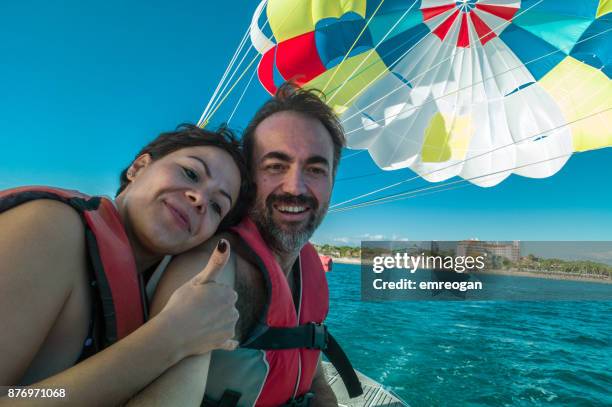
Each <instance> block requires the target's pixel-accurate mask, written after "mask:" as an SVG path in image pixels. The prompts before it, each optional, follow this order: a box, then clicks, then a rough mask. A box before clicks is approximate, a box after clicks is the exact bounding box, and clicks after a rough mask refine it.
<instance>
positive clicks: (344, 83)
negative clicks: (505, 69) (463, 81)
mask: <svg viewBox="0 0 612 407" xmlns="http://www.w3.org/2000/svg"><path fill="white" fill-rule="evenodd" d="M543 1H544V0H539V1H538V2H536V3H534V4H532V5H531V6H529V7H528V8H526V9H525V10H522V11H521V12H519V13H517V14H516V15H515V17H514V18H516V17H518V16H520V15H522V14H525V13H526V12H528V11H529V10H531V9H533V8H534V7H535V6H537V5H538V4H540V3H542V2H543ZM442 24H443V23H440V24H439V25H438V26H437V27H439V26H440V25H442ZM506 24H509V23H508V22H507V21H506V22H504V23H502V24H499V25H498V26H496V27H495V28H492V29H491V31H495V30H497V29H498V28H501V27H502V26H504V25H506ZM437 27H436V28H437ZM434 30H435V29H434ZM434 30H430V31H429V32H428V33H427V34H425V35H424V36H423V38H421V39H420V40H419V41H417V42H416V43H415V44H414V45H413V46H411V47H410V48H409V49H408V50H407V51H406V52H404V53H402V54H401V55H400V56H399V57H397V58H396V59H395V60H394V61H393V62H392V63H391V64H390V65H389V70H391V69H393V67H394V66H395V65H397V63H398V62H399V61H401V60H402V58H404V57H405V56H406V55H408V54H409V53H410V52H411V51H412V50H413V49H414V48H415V47H416V46H417V45H419V44H420V43H421V42H422V41H423V40H424V39H425V38H427V37H428V36H429V35H431V34H432V33H433V31H434ZM487 35H488V34H487ZM484 37H486V35H482V36H480V37H478V40H481V39H483V38H484ZM467 49H468V48H463V49H460V50H459V51H457V52H455V53H453V55H451V56H450V57H448V58H446V59H444V60H442V61H440V62H439V63H437V64H436V65H433V66H431V67H429V68H427V69H426V70H425V71H424V72H422V73H421V74H419V75H418V76H417V77H415V78H413V79H409V80H408V81H409V82H413V81H414V80H415V79H416V78H418V77H422V76H425V75H426V74H427V73H429V72H431V71H432V70H433V69H434V68H436V67H438V66H440V65H441V64H443V63H444V62H447V61H449V60H450V59H451V58H455V57H456V54H459V53H461V54H463V53H465V52H466V50H467ZM371 66H372V65H370V66H369V67H371ZM369 67H367V68H369ZM367 68H366V69H367ZM336 72H337V71H336ZM334 73H335V72H334ZM384 74H386V72H385V71H382V72H380V73H378V74H377V75H376V76H375V77H374V78H373V79H372V80H371V81H370V82H368V83H367V84H366V85H365V86H364V89H367V88H368V87H370V85H371V84H373V83H374V82H376V81H377V80H378V79H379V78H380V77H381V76H382V75H384ZM347 83H348V81H344V82H343V83H342V85H340V87H339V88H342V87H344V86H346V84H347ZM402 88H403V86H399V87H398V88H396V89H394V90H393V91H391V92H389V93H387V94H386V95H383V96H382V97H380V98H379V99H377V100H375V101H374V102H372V103H370V104H369V105H367V106H366V107H364V108H363V109H361V110H359V111H357V112H356V113H355V114H353V115H352V116H350V117H348V118H346V119H345V120H348V119H351V118H353V117H355V116H356V115H357V114H359V113H361V112H363V111H364V110H365V109H367V108H369V107H371V106H373V105H375V104H376V103H378V102H380V101H382V100H384V98H386V97H388V96H390V95H391V94H393V93H395V92H396V91H397V90H399V89H402ZM357 96H359V93H356V94H355V95H353V96H352V97H351V98H350V99H349V100H347V101H346V102H345V104H346V105H349V104H350V103H351V102H353V100H355V98H356V97H357ZM345 120H343V122H344V121H345Z"/></svg>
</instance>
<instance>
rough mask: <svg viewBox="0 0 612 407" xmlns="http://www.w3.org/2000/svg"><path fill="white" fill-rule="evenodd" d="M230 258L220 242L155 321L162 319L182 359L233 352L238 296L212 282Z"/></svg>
mask: <svg viewBox="0 0 612 407" xmlns="http://www.w3.org/2000/svg"><path fill="white" fill-rule="evenodd" d="M229 256H230V247H229V243H228V242H227V240H225V239H221V240H220V241H219V243H218V244H217V247H216V248H215V250H214V252H213V253H212V255H211V256H210V259H209V261H208V263H207V264H206V267H204V269H203V270H202V271H201V272H200V273H199V274H197V275H196V276H195V277H193V278H192V279H191V280H189V281H187V282H186V283H185V284H183V285H182V286H180V287H179V288H178V289H177V290H176V291H174V293H173V294H172V295H171V296H170V298H169V299H168V302H167V304H166V305H165V306H164V308H163V309H162V310H161V312H160V313H159V314H158V315H157V316H156V317H155V318H162V319H163V320H164V325H165V326H166V328H167V329H168V330H169V331H170V332H171V333H172V334H173V335H174V336H175V338H176V339H177V340H178V341H179V346H180V351H181V353H182V354H183V357H187V356H191V355H197V354H202V353H206V352H210V351H211V350H213V349H225V350H233V349H235V348H236V346H237V345H238V342H237V341H235V340H233V339H232V338H234V335H235V331H234V330H235V327H236V322H237V321H238V310H237V309H236V307H235V304H236V300H237V299H238V296H237V294H236V292H235V291H234V289H233V288H231V287H229V286H227V285H225V284H219V283H217V282H216V281H215V279H216V278H217V276H218V275H219V274H220V273H221V271H222V270H223V268H224V266H225V265H226V263H227V261H228V259H229Z"/></svg>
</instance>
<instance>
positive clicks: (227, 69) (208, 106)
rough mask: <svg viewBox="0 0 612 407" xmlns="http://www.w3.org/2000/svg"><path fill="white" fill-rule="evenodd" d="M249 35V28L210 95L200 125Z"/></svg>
mask: <svg viewBox="0 0 612 407" xmlns="http://www.w3.org/2000/svg"><path fill="white" fill-rule="evenodd" d="M248 36H249V29H248V28H247V30H246V32H245V33H244V35H243V36H242V39H241V40H240V43H239V44H238V47H237V48H236V51H234V55H233V56H232V59H231V60H230V62H229V64H228V65H227V67H226V69H225V72H224V73H223V75H222V76H221V80H220V81H219V83H218V84H217V87H216V88H215V91H214V92H213V94H212V96H211V97H210V100H209V101H208V104H207V105H206V107H205V108H204V111H203V112H202V115H201V116H200V120H198V126H200V125H201V124H202V122H203V121H204V117H206V114H207V113H208V111H209V109H210V107H211V105H212V104H213V101H214V100H215V98H216V97H217V94H218V92H219V89H221V86H222V85H223V82H224V81H225V78H226V77H227V75H228V73H229V72H230V70H231V69H232V67H233V65H234V62H235V61H236V59H237V57H238V55H239V54H240V53H241V52H242V49H243V48H244V46H245V44H246V41H247V38H248ZM201 127H202V126H201Z"/></svg>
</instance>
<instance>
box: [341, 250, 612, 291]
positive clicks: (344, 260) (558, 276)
mask: <svg viewBox="0 0 612 407" xmlns="http://www.w3.org/2000/svg"><path fill="white" fill-rule="evenodd" d="M332 261H333V262H334V263H338V264H353V265H360V264H361V259H358V258H354V257H332ZM332 272H333V271H332ZM473 274H494V275H498V276H515V277H528V278H544V279H548V280H567V281H582V282H587V283H600V284H612V280H611V279H609V278H608V279H606V278H596V277H588V276H587V277H582V276H578V275H573V274H565V273H535V272H533V271H517V270H514V271H513V270H486V271H480V272H478V273H473Z"/></svg>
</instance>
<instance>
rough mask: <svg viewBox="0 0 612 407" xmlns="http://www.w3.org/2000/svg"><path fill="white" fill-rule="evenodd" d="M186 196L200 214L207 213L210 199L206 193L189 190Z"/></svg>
mask: <svg viewBox="0 0 612 407" xmlns="http://www.w3.org/2000/svg"><path fill="white" fill-rule="evenodd" d="M186 195H187V199H188V200H189V203H191V205H193V206H194V207H195V208H196V210H197V211H198V212H202V213H203V212H205V211H206V206H207V203H208V198H207V194H206V192H205V191H198V190H189V191H187V193H186Z"/></svg>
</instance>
